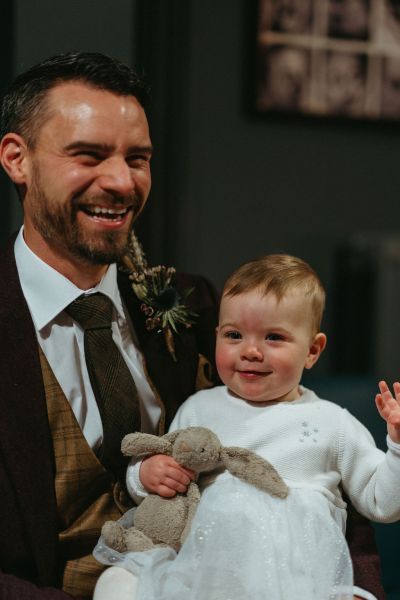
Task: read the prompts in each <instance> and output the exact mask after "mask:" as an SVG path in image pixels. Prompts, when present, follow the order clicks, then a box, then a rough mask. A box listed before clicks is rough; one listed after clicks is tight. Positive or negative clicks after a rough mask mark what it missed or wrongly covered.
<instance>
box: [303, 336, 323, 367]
mask: <svg viewBox="0 0 400 600" xmlns="http://www.w3.org/2000/svg"><path fill="white" fill-rule="evenodd" d="M325 346H326V335H325V334H324V333H321V332H319V333H317V334H316V335H315V336H314V338H313V339H312V340H311V344H310V347H309V350H308V355H307V358H306V363H305V365H304V366H305V368H306V369H311V367H312V366H314V365H315V363H316V362H317V360H318V359H319V357H320V355H321V353H322V352H323V351H324V350H325Z"/></svg>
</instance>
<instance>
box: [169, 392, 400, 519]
mask: <svg viewBox="0 0 400 600" xmlns="http://www.w3.org/2000/svg"><path fill="white" fill-rule="evenodd" d="M301 392H302V395H301V396H300V397H299V398H298V399H297V400H294V401H289V402H276V403H272V404H268V405H260V404H257V403H249V402H246V401H245V400H242V399H240V398H237V397H235V396H233V395H232V394H231V393H230V392H229V391H228V390H227V388H226V387H225V386H220V387H216V388H213V389H211V390H204V391H201V392H198V393H197V394H194V395H193V396H191V397H190V398H188V400H186V402H185V403H184V404H183V405H182V406H181V408H180V409H179V411H178V412H177V414H176V416H175V419H174V421H173V423H172V425H171V428H170V431H173V430H176V429H181V428H184V427H189V426H193V425H196V426H203V427H208V428H209V429H212V431H214V433H216V434H217V435H218V437H219V439H220V441H221V443H222V444H223V445H224V446H241V447H243V448H248V449H251V450H253V451H255V452H257V453H258V454H260V455H261V456H263V457H264V458H265V459H267V460H268V461H269V462H270V463H272V464H273V465H274V467H275V468H276V469H277V471H278V472H279V474H280V475H281V477H283V479H284V480H285V481H286V483H287V484H288V485H289V486H290V487H296V488H299V487H311V488H313V489H317V490H320V491H321V492H323V493H324V494H325V495H326V496H327V497H328V498H329V499H330V500H331V501H332V502H334V504H336V506H338V507H340V508H343V507H344V506H345V504H344V502H343V500H342V497H341V493H340V489H339V485H342V486H343V489H344V490H345V492H346V493H347V494H348V496H349V497H350V498H351V501H352V503H353V504H354V506H355V507H356V508H357V510H358V511H359V512H360V513H362V514H363V515H365V516H366V517H368V518H369V519H372V520H373V521H379V522H392V521H396V520H398V519H400V444H395V443H394V442H392V441H391V440H390V438H389V437H388V451H387V453H386V454H385V453H384V452H382V451H381V450H379V449H378V448H376V446H375V443H374V440H373V438H372V436H371V434H370V433H369V431H368V430H367V429H366V428H365V427H364V426H363V425H362V424H361V423H360V422H359V421H358V420H357V419H356V418H355V417H353V416H352V415H351V414H350V413H349V412H348V411H347V410H346V409H344V408H341V407H340V406H338V405H336V404H334V403H332V402H328V401H327V400H321V399H320V398H318V397H317V396H316V394H315V393H314V392H312V391H311V390H308V389H306V388H303V387H302V388H301ZM377 418H379V415H378V414H377Z"/></svg>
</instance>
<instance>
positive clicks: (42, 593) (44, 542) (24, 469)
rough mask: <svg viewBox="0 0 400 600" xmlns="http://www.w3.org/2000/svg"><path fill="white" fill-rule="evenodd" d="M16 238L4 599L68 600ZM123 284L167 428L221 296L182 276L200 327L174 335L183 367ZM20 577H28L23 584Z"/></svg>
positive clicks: (0, 340)
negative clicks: (61, 576) (60, 568)
mask: <svg viewBox="0 0 400 600" xmlns="http://www.w3.org/2000/svg"><path fill="white" fill-rule="evenodd" d="M14 239H15V238H13V239H12V240H11V241H10V242H9V244H8V246H7V248H6V251H5V252H4V253H3V254H1V255H0V506H1V511H0V532H1V535H0V568H1V571H2V572H0V599H1V600H3V599H5V598H7V600H14V599H15V600H17V599H18V600H22V599H24V600H26V599H28V598H32V600H34V599H36V598H49V599H52V600H53V599H54V600H56V599H60V600H61V599H62V598H67V597H69V596H67V595H66V594H64V593H63V592H61V591H58V590H55V589H50V588H49V589H42V590H38V589H37V588H36V587H35V586H34V585H32V584H30V583H27V582H26V581H24V580H28V581H32V582H34V583H35V584H37V585H39V586H57V585H58V584H59V579H58V574H57V534H58V529H57V511H56V498H55V491H54V460H53V452H52V440H51V435H50V431H49V425H48V420H47V411H46V400H45V395H44V388H43V382H42V375H41V368H40V362H39V354H38V342H37V339H36V334H35V331H34V327H33V323H32V320H31V317H30V313H29V310H28V307H27V304H26V302H25V299H24V297H23V294H22V290H21V287H20V284H19V279H18V274H17V270H16V265H15V260H14V252H13V244H14ZM119 287H120V291H121V294H122V297H123V298H124V301H125V303H126V306H127V309H128V311H129V313H130V316H131V318H132V322H133V323H134V325H135V330H136V333H137V336H138V339H139V342H140V345H141V348H142V351H143V354H144V357H145V360H146V365H147V369H148V372H149V375H150V377H151V379H152V381H153V383H154V384H155V386H156V388H157V390H158V392H159V394H160V397H161V399H162V401H163V403H164V405H165V408H166V427H168V424H169V422H170V420H171V419H172V418H173V416H174V414H175V412H176V409H177V408H178V406H179V405H180V404H181V403H182V402H183V401H184V400H185V399H186V398H187V396H189V395H190V394H192V393H194V391H195V380H196V373H197V364H198V354H199V353H202V354H204V355H205V356H207V357H212V356H213V354H214V331H215V326H216V316H217V315H216V305H217V298H216V296H215V293H214V290H213V288H212V287H211V286H210V285H209V284H208V283H207V281H206V280H205V279H203V278H200V277H190V276H184V275H177V287H178V289H179V288H181V289H186V288H191V287H195V290H194V291H193V292H192V294H191V295H190V296H189V298H188V304H189V305H190V307H191V308H192V309H193V310H194V311H195V312H196V313H197V314H198V318H197V320H196V325H195V326H193V327H192V328H190V329H185V330H183V331H182V333H181V334H180V335H179V336H175V342H176V356H177V362H174V361H173V359H172V357H171V355H170V354H169V353H168V351H167V350H166V346H165V342H164V339H163V337H162V335H159V334H157V333H155V332H148V331H147V330H146V328H145V316H144V314H143V312H142V311H141V310H140V303H139V302H138V300H137V298H136V297H135V295H134V293H133V292H132V289H131V287H130V284H129V280H128V278H127V276H126V275H124V274H120V275H119ZM13 575H18V576H19V577H21V578H23V579H17V578H15V577H13Z"/></svg>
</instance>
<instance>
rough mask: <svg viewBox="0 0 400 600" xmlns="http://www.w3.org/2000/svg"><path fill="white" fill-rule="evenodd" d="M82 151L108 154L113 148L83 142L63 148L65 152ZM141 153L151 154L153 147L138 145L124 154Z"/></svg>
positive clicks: (73, 143)
mask: <svg viewBox="0 0 400 600" xmlns="http://www.w3.org/2000/svg"><path fill="white" fill-rule="evenodd" d="M82 149H85V150H92V151H97V152H104V153H108V152H113V150H114V146H112V145H111V144H98V143H95V142H87V141H85V140H77V141H75V142H71V143H70V144H68V145H67V146H65V150H66V151H67V152H70V151H71V150H82ZM141 153H143V154H152V153H153V146H140V145H137V146H131V147H130V148H128V150H127V153H126V154H127V155H129V154H141Z"/></svg>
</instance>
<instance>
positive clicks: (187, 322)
mask: <svg viewBox="0 0 400 600" xmlns="http://www.w3.org/2000/svg"><path fill="white" fill-rule="evenodd" d="M122 262H123V264H124V266H125V267H126V269H127V270H128V272H129V279H130V280H131V281H132V289H133V291H134V293H135V294H136V296H137V297H138V298H139V300H141V305H140V309H141V310H142V312H143V313H144V316H145V319H146V329H147V330H148V331H156V333H162V334H163V335H164V339H165V343H166V346H167V349H168V352H169V353H170V354H171V356H172V358H173V359H174V361H175V362H176V354H175V342H174V333H175V334H178V333H179V332H178V326H179V325H181V326H183V327H186V328H188V327H191V326H192V325H193V323H194V317H196V316H197V315H196V313H194V312H193V311H191V310H190V309H188V308H187V306H186V305H185V301H186V298H187V297H188V296H189V294H190V293H191V292H192V291H193V288H192V289H190V290H185V291H184V292H183V293H182V294H180V293H179V292H178V291H177V290H176V289H175V288H174V287H173V285H172V283H171V282H172V277H173V275H174V273H175V269H174V268H173V267H165V266H163V265H159V266H157V267H149V266H148V264H147V260H146V257H145V255H144V252H143V248H142V246H141V244H140V242H139V240H138V239H137V237H136V235H135V233H134V232H133V231H132V233H131V235H130V238H129V243H128V247H127V252H126V254H125V256H124V257H123V259H122Z"/></svg>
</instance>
